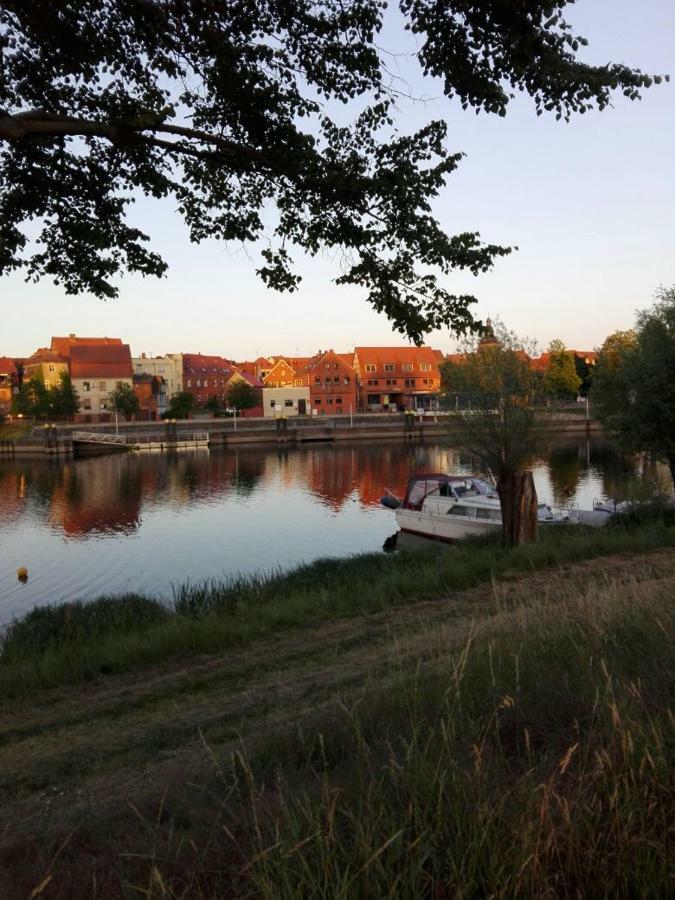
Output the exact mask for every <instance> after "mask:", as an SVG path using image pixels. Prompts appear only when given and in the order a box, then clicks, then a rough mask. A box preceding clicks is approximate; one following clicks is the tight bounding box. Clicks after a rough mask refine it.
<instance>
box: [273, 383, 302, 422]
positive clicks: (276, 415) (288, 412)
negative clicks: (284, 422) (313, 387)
mask: <svg viewBox="0 0 675 900" xmlns="http://www.w3.org/2000/svg"><path fill="white" fill-rule="evenodd" d="M262 398H263V415H264V416H265V417H266V418H273V419H286V418H289V417H290V416H304V415H307V414H308V413H309V402H310V401H309V388H308V387H303V386H302V385H295V386H294V385H287V386H286V387H265V388H263V390H262Z"/></svg>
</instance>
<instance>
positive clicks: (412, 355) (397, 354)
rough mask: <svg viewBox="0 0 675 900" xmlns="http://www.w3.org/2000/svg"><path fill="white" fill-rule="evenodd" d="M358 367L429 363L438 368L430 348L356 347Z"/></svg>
mask: <svg viewBox="0 0 675 900" xmlns="http://www.w3.org/2000/svg"><path fill="white" fill-rule="evenodd" d="M355 354H358V360H359V363H360V365H362V366H363V365H365V364H366V363H369V364H371V365H376V366H378V367H380V366H383V365H384V364H385V363H394V365H400V364H401V363H420V362H421V363H431V364H432V365H433V366H435V367H437V366H438V358H437V356H436V353H435V351H434V350H432V349H431V347H356V349H355Z"/></svg>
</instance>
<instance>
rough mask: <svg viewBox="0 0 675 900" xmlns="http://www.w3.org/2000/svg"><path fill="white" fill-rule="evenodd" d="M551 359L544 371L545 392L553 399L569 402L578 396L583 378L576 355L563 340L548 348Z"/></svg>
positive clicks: (556, 341) (549, 358)
mask: <svg viewBox="0 0 675 900" xmlns="http://www.w3.org/2000/svg"><path fill="white" fill-rule="evenodd" d="M548 352H549V357H548V362H547V365H546V370H545V371H544V385H543V386H544V390H545V391H546V392H547V393H548V394H551V395H552V396H553V397H559V398H561V399H565V400H568V399H570V398H574V397H576V395H577V391H578V390H579V388H580V387H581V378H579V376H578V374H577V368H576V365H575V363H574V354H573V353H571V352H570V351H569V350H568V349H567V348H566V347H565V344H564V343H563V342H562V341H561V340H557V339H556V340H553V341H551V343H550V344H549V348H548Z"/></svg>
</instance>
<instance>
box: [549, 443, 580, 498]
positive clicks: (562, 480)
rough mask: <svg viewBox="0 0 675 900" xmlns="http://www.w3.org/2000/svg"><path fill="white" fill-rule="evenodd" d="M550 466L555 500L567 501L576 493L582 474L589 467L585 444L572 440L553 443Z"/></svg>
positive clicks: (550, 452)
mask: <svg viewBox="0 0 675 900" xmlns="http://www.w3.org/2000/svg"><path fill="white" fill-rule="evenodd" d="M548 468H549V477H550V479H551V486H552V488H553V500H554V502H555V503H565V502H566V501H568V500H569V499H570V497H573V496H574V495H575V494H576V492H577V488H578V487H579V482H580V480H581V475H582V473H583V472H585V471H586V468H587V466H586V456H585V453H584V447H583V445H581V444H578V443H577V442H571V441H570V442H565V443H563V444H554V445H552V446H551V448H550V451H549V457H548Z"/></svg>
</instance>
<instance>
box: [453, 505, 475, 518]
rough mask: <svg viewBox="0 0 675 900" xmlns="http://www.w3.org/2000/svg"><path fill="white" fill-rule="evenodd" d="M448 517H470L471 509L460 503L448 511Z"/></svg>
mask: <svg viewBox="0 0 675 900" xmlns="http://www.w3.org/2000/svg"><path fill="white" fill-rule="evenodd" d="M448 515H452V516H470V515H471V508H470V507H469V506H462V505H461V504H460V503H455V505H454V506H453V507H451V508H450V509H449V510H448Z"/></svg>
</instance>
